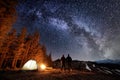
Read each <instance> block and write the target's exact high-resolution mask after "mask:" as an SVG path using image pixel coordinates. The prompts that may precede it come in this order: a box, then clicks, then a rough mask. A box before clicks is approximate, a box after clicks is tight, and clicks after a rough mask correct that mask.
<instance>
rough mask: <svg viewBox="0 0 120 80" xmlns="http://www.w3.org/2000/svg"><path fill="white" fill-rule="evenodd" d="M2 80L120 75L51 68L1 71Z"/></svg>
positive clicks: (101, 79) (88, 79) (115, 79)
mask: <svg viewBox="0 0 120 80" xmlns="http://www.w3.org/2000/svg"><path fill="white" fill-rule="evenodd" d="M0 80H120V76H119V75H113V74H102V73H95V72H83V71H77V70H72V71H71V72H69V71H61V70H60V69H51V70H45V71H0Z"/></svg>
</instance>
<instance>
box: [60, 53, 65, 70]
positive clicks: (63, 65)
mask: <svg viewBox="0 0 120 80" xmlns="http://www.w3.org/2000/svg"><path fill="white" fill-rule="evenodd" d="M61 70H65V57H64V55H62V57H61Z"/></svg>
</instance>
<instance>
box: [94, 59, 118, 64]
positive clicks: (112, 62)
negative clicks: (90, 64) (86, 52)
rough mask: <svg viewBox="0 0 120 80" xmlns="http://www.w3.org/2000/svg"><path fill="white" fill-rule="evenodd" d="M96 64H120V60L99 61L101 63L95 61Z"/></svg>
mask: <svg viewBox="0 0 120 80" xmlns="http://www.w3.org/2000/svg"><path fill="white" fill-rule="evenodd" d="M95 62H96V63H110V64H120V60H111V59H105V60H99V61H95Z"/></svg>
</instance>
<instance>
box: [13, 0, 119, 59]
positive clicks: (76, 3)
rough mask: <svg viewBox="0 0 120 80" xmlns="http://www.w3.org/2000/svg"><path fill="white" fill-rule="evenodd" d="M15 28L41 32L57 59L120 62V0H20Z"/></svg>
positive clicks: (41, 40) (48, 49)
mask: <svg viewBox="0 0 120 80" xmlns="http://www.w3.org/2000/svg"><path fill="white" fill-rule="evenodd" d="M16 10H17V16H18V17H17V21H16V23H15V24H14V27H15V28H16V29H17V30H18V31H20V29H21V28H22V27H26V28H27V29H28V32H29V33H33V32H34V31H35V30H38V31H39V32H40V36H41V38H40V43H41V44H44V45H45V46H46V48H47V53H48V54H49V53H50V52H51V53H52V58H53V60H55V59H57V58H60V57H61V56H62V55H63V54H65V56H67V54H70V55H71V57H72V58H73V59H77V60H101V59H113V60H114V59H120V0H19V2H18V5H17V7H16Z"/></svg>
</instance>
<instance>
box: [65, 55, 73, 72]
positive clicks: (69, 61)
mask: <svg viewBox="0 0 120 80" xmlns="http://www.w3.org/2000/svg"><path fill="white" fill-rule="evenodd" d="M66 62H67V67H68V70H69V71H70V70H72V58H71V57H70V55H69V54H68V56H67V58H66Z"/></svg>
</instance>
